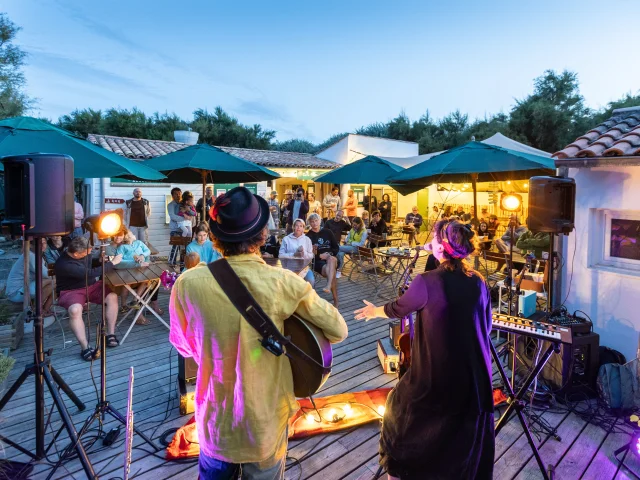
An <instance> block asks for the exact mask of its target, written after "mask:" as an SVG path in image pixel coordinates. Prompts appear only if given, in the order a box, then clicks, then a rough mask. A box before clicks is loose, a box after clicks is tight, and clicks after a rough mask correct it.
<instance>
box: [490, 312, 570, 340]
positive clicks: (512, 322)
mask: <svg viewBox="0 0 640 480" xmlns="http://www.w3.org/2000/svg"><path fill="white" fill-rule="evenodd" d="M493 329H494V330H499V331H501V332H506V333H515V334H517V335H526V336H528V337H533V338H537V339H540V340H549V341H551V342H559V343H565V344H568V345H570V344H571V343H572V342H573V334H572V332H571V328H570V327H567V326H563V325H556V324H553V323H549V322H547V321H544V320H530V319H528V318H520V317H513V316H509V315H504V314H502V313H494V314H493Z"/></svg>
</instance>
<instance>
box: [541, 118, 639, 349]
mask: <svg viewBox="0 0 640 480" xmlns="http://www.w3.org/2000/svg"><path fill="white" fill-rule="evenodd" d="M553 158H555V159H556V165H557V166H558V167H559V168H560V169H561V173H563V174H565V175H567V174H568V175H567V176H569V177H571V178H574V179H575V181H576V211H575V225H576V229H575V231H574V232H573V233H571V234H570V235H569V236H568V237H564V238H565V239H564V242H563V243H564V252H565V253H564V255H563V257H564V258H565V267H564V268H563V270H562V277H561V280H562V293H561V295H560V298H558V303H565V306H566V307H567V308H568V310H569V312H570V313H573V312H574V311H576V310H581V311H582V312H584V313H586V314H587V315H588V316H589V317H591V319H592V320H593V323H594V330H595V331H596V333H598V334H599V335H600V344H601V345H604V346H607V347H610V348H613V349H615V350H618V351H620V352H622V353H623V354H624V355H625V356H626V357H627V359H628V360H630V359H633V358H635V357H636V350H637V348H638V336H639V334H640V106H638V107H633V108H623V109H619V110H615V111H614V112H613V115H612V117H611V118H610V119H608V120H607V121H605V122H603V123H602V124H600V125H598V126H597V127H595V128H593V129H591V130H589V131H588V132H587V133H586V134H585V135H583V136H581V137H579V138H578V139H576V141H575V142H573V143H572V144H570V145H569V146H567V147H566V148H565V149H563V150H561V151H559V152H557V153H555V154H554V155H553ZM565 299H566V300H565Z"/></svg>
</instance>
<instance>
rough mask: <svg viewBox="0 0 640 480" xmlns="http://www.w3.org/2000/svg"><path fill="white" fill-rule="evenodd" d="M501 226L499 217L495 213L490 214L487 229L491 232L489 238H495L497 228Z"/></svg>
mask: <svg viewBox="0 0 640 480" xmlns="http://www.w3.org/2000/svg"><path fill="white" fill-rule="evenodd" d="M499 226H500V222H499V221H498V217H497V216H496V215H494V214H491V215H489V221H488V222H487V231H488V232H489V240H493V238H494V237H495V236H496V230H498V227H499Z"/></svg>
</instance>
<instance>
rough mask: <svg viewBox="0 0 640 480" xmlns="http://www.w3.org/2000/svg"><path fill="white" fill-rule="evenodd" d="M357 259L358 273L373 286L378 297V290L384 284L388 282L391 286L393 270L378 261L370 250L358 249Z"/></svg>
mask: <svg viewBox="0 0 640 480" xmlns="http://www.w3.org/2000/svg"><path fill="white" fill-rule="evenodd" d="M358 259H359V261H358V271H359V272H360V273H362V274H363V275H364V276H365V277H366V278H367V280H369V281H370V282H372V283H373V284H374V286H375V295H376V296H380V295H379V292H380V289H381V288H382V286H383V285H384V283H385V282H387V281H388V282H389V283H390V285H391V286H393V273H394V272H393V270H389V269H388V268H387V267H386V266H385V265H384V264H383V263H381V262H379V261H378V256H377V255H376V253H375V251H374V250H373V249H372V248H366V247H358Z"/></svg>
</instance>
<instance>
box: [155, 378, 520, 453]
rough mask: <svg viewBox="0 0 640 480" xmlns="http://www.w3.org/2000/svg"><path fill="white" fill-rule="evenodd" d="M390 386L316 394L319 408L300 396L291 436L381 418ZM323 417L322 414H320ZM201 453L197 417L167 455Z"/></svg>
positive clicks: (497, 395)
mask: <svg viewBox="0 0 640 480" xmlns="http://www.w3.org/2000/svg"><path fill="white" fill-rule="evenodd" d="M390 391H391V388H378V389H375V390H365V391H362V392H350V393H342V394H340V395H331V396H329V397H323V398H315V399H314V401H315V403H316V407H317V409H318V410H317V411H316V410H315V409H314V408H313V405H312V403H311V401H310V400H309V399H306V398H304V399H299V400H298V404H299V405H300V410H298V412H297V413H296V414H295V416H294V417H293V418H292V419H291V420H289V438H290V439H296V438H303V437H308V436H311V435H317V434H319V433H330V432H336V431H338V430H344V429H346V428H351V427H355V426H358V425H364V424H365V423H369V422H374V421H379V420H380V419H381V418H382V415H383V414H384V410H383V409H384V404H385V402H386V400H387V395H389V392H390ZM506 399H507V397H505V395H504V393H503V392H502V390H499V389H495V390H494V391H493V403H494V405H500V404H501V403H503V402H504V401H506ZM320 417H322V418H320ZM199 454H200V445H199V444H198V432H197V430H196V423H195V417H193V416H192V417H191V418H190V419H189V421H188V422H187V423H186V424H185V425H184V426H183V427H181V428H180V429H179V430H178V431H177V432H176V434H175V435H174V437H173V440H172V441H171V444H170V445H169V446H168V447H167V452H166V455H165V458H166V459H167V460H178V459H181V458H188V457H197V456H198V455H199Z"/></svg>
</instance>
